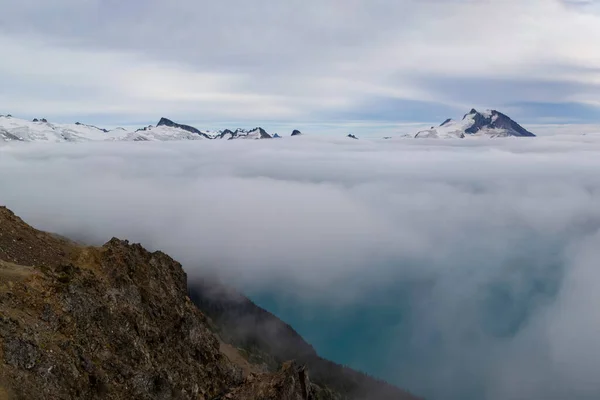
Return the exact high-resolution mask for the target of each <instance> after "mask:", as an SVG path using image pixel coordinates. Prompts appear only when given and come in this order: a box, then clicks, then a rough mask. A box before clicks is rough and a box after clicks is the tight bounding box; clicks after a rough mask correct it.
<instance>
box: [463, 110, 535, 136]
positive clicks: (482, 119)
mask: <svg viewBox="0 0 600 400" xmlns="http://www.w3.org/2000/svg"><path fill="white" fill-rule="evenodd" d="M468 115H473V119H474V121H475V122H474V124H473V126H471V127H470V128H468V129H466V130H465V133H468V134H473V133H477V132H479V131H480V130H481V129H482V128H492V129H506V130H508V131H511V132H512V134H513V136H522V137H535V135H534V134H533V133H531V132H529V131H528V130H527V129H525V128H523V127H522V126H521V125H519V124H517V123H516V122H515V121H513V120H512V119H510V118H509V117H508V116H507V115H505V114H502V113H501V112H498V111H496V110H492V111H491V113H490V115H489V116H486V115H483V114H482V113H480V112H478V111H477V110H475V109H472V110H471V111H470V112H469V114H467V115H465V118H466V117H467V116H468Z"/></svg>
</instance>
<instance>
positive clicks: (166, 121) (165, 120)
mask: <svg viewBox="0 0 600 400" xmlns="http://www.w3.org/2000/svg"><path fill="white" fill-rule="evenodd" d="M156 126H168V127H171V128H179V129H183V130H184V131H188V132H191V133H195V134H196V135H200V136H203V137H205V138H207V139H210V137H209V136H208V135H207V134H205V133H204V132H202V131H200V130H199V129H196V128H194V127H193V126H189V125H183V124H178V123H176V122H173V121H171V120H170V119H168V118H164V117H163V118H161V119H160V121H158V124H156Z"/></svg>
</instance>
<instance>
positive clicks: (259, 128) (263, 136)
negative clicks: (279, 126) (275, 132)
mask: <svg viewBox="0 0 600 400" xmlns="http://www.w3.org/2000/svg"><path fill="white" fill-rule="evenodd" d="M257 129H258V132H259V133H260V138H261V139H272V136H271V135H269V134H268V133H267V131H265V130H264V129H263V128H261V127H258V128H255V129H253V130H257Z"/></svg>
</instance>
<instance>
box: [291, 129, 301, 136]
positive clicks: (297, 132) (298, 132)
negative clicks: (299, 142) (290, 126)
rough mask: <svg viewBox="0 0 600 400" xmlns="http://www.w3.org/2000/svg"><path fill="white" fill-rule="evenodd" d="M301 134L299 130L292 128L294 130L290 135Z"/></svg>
mask: <svg viewBox="0 0 600 400" xmlns="http://www.w3.org/2000/svg"><path fill="white" fill-rule="evenodd" d="M300 135H302V132H300V131H299V130H298V129H294V131H293V132H292V136H300Z"/></svg>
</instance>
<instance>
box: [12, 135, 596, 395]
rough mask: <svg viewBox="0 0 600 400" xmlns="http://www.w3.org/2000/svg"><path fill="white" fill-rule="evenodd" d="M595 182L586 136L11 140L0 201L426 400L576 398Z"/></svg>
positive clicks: (591, 341) (586, 369)
mask: <svg viewBox="0 0 600 400" xmlns="http://www.w3.org/2000/svg"><path fill="white" fill-rule="evenodd" d="M599 169H600V137H599V136H597V135H587V136H583V135H556V136H550V137H538V138H536V139H532V140H527V139H518V138H507V139H495V140H469V141H464V140H435V139H423V140H419V141H416V140H402V139H396V140H379V141H375V140H347V139H346V138H344V137H331V136H327V135H322V136H319V135H305V136H300V137H298V138H295V140H278V141H260V140H259V141H225V142H222V141H182V142H94V143H74V144H64V143H58V144H52V143H5V144H0V172H3V171H6V173H0V187H2V191H0V204H4V205H6V206H8V207H9V208H10V209H12V210H13V211H14V212H15V213H17V215H19V216H21V217H23V218H24V219H25V220H26V221H27V222H29V223H31V224H33V225H34V226H36V227H38V228H40V229H44V230H48V231H52V232H56V233H59V234H62V235H65V236H67V237H71V238H74V239H77V240H80V241H83V242H86V243H92V244H102V243H105V242H106V241H108V240H109V239H110V238H111V237H113V236H116V237H119V238H123V239H129V240H130V241H132V242H141V243H142V244H143V245H144V246H146V247H147V248H149V249H151V250H155V249H160V250H162V251H164V252H166V253H167V254H169V255H171V256H173V257H174V258H175V259H177V260H178V261H180V262H182V264H183V267H184V268H185V270H186V272H187V273H188V276H189V277H190V279H193V278H194V277H196V276H204V275H206V274H214V273H217V274H219V275H220V276H221V277H222V278H223V279H225V280H226V282H227V283H228V284H230V285H234V286H237V287H238V288H241V289H243V290H244V291H245V292H246V293H251V294H252V295H253V296H255V298H256V299H259V300H260V301H261V304H264V305H268V306H269V308H270V309H272V310H273V311H275V312H276V313H277V314H278V315H280V316H282V317H284V319H285V321H286V322H290V323H291V324H292V326H293V327H294V328H297V329H298V330H299V331H300V333H301V334H303V335H304V336H305V338H306V339H307V341H308V342H310V343H312V344H314V345H315V347H316V349H317V350H318V351H319V352H321V353H322V354H323V355H325V356H327V357H331V358H332V359H334V360H335V361H337V362H340V363H344V364H347V365H350V366H353V367H355V368H360V369H362V370H364V371H367V372H369V373H371V374H373V375H376V376H379V377H383V378H385V379H387V380H389V381H391V382H394V383H396V384H398V385H400V386H402V387H405V388H408V389H410V390H411V391H413V392H414V393H417V394H421V395H424V396H425V397H426V398H428V399H431V400H438V399H439V400H454V399H456V400H471V399H473V400H522V399H549V400H563V399H573V400H588V399H598V398H600V382H599V381H598V379H597V371H598V370H599V369H600V347H599V346H598V334H599V332H600V318H599V316H600V314H599V313H598V303H599V301H600V299H599V296H600V270H599V269H598V259H599V258H600V208H599V207H598V204H599V202H600V175H599V174H598V173H597V171H598V170H599ZM378 313H383V317H384V318H380V314H378ZM352 318H359V319H358V320H357V319H352ZM360 318H366V319H364V320H363V319H360ZM325 327H326V328H327V329H325Z"/></svg>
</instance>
